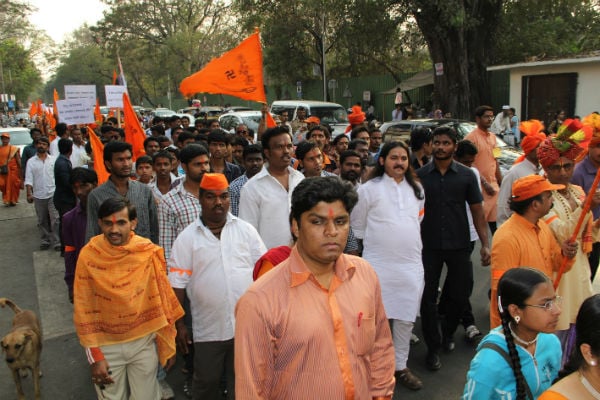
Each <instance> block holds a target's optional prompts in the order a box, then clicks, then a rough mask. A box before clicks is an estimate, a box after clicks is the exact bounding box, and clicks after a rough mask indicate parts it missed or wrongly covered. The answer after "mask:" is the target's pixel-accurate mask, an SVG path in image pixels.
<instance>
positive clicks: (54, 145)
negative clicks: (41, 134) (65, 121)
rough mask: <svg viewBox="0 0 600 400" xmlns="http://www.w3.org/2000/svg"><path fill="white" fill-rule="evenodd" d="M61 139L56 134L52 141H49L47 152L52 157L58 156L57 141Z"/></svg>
mask: <svg viewBox="0 0 600 400" xmlns="http://www.w3.org/2000/svg"><path fill="white" fill-rule="evenodd" d="M60 139H61V137H60V136H57V137H56V138H55V139H54V140H53V141H51V142H50V147H49V148H48V153H50V155H52V156H53V157H54V158H58V155H59V154H60V152H59V151H58V141H59V140H60Z"/></svg>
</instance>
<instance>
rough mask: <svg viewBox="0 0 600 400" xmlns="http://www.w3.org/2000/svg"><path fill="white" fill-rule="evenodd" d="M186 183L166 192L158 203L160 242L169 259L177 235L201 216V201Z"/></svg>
mask: <svg viewBox="0 0 600 400" xmlns="http://www.w3.org/2000/svg"><path fill="white" fill-rule="evenodd" d="M184 183H185V182H182V183H181V184H179V185H177V187H175V188H174V189H173V190H171V191H170V192H169V193H167V194H165V195H164V196H163V199H162V201H161V202H160V204H159V205H158V228H159V235H158V236H159V244H160V245H161V246H162V248H163V249H165V258H166V259H167V260H168V259H169V257H170V256H171V248H172V247H173V243H175V239H177V236H178V235H179V234H180V233H181V232H182V231H183V230H184V229H185V228H186V227H187V226H188V225H189V224H191V223H192V222H194V221H195V220H196V219H197V218H198V217H199V216H200V210H201V207H200V201H199V200H198V198H197V197H196V196H194V195H193V194H191V193H190V192H188V191H187V190H186V189H185V185H184Z"/></svg>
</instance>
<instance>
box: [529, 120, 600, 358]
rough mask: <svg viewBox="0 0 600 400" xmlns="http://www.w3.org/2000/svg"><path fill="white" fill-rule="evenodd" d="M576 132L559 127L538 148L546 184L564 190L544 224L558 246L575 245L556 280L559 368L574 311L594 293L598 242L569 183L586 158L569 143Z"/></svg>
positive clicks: (570, 340)
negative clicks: (592, 257) (560, 308)
mask: <svg viewBox="0 0 600 400" xmlns="http://www.w3.org/2000/svg"><path fill="white" fill-rule="evenodd" d="M568 121H570V120H567V121H565V122H568ZM577 128H579V125H576V126H574V127H572V128H571V131H570V130H569V129H567V128H566V127H565V126H564V125H563V126H561V127H559V129H558V132H559V134H558V135H557V136H556V137H553V138H548V139H546V140H545V141H543V142H542V143H541V144H540V147H539V148H538V159H539V161H540V164H541V165H542V167H543V168H544V171H545V173H546V176H547V178H548V180H549V181H550V183H552V184H555V185H562V186H563V189H555V190H552V200H553V202H554V207H553V208H552V209H551V210H550V211H549V212H548V214H546V216H544V217H543V220H544V221H545V222H546V225H548V226H549V227H550V229H551V230H552V233H553V234H554V237H555V238H556V240H558V241H559V242H562V241H565V240H569V241H571V242H574V241H576V242H577V252H576V255H575V257H574V258H573V267H572V268H571V269H570V270H569V272H566V273H564V274H563V275H562V276H561V279H560V282H559V283H558V284H557V283H556V280H555V286H556V287H558V290H557V293H558V294H559V295H560V296H562V297H563V298H564V299H565V305H564V307H563V312H562V314H561V315H560V318H559V322H558V326H557V332H556V334H557V335H558V337H559V339H560V341H561V345H562V348H563V362H562V364H564V363H565V362H566V361H567V358H568V357H569V354H571V351H572V347H573V344H574V343H575V319H576V317H577V311H578V310H579V307H580V306H581V304H582V303H583V301H584V300H585V299H586V298H588V297H589V296H591V295H592V293H593V291H592V284H591V281H590V274H591V271H590V264H589V261H588V258H587V254H588V253H590V251H591V250H592V242H595V241H598V223H595V224H594V222H593V214H592V212H591V211H590V209H589V207H588V208H587V209H585V204H586V203H585V201H584V200H585V193H584V191H583V189H582V188H581V187H580V186H577V185H573V184H571V183H570V181H571V179H572V177H573V171H574V166H575V162H576V160H577V159H578V158H580V157H581V156H582V155H584V154H585V149H584V148H583V147H581V146H579V145H578V144H577V142H576V141H573V140H572V139H570V137H571V136H572V134H573V133H576V132H577V131H579V129H577ZM591 196H592V198H591V207H592V208H594V207H596V206H598V205H600V192H597V191H594V192H593V193H591ZM582 217H583V219H582ZM579 220H581V221H582V223H581V229H579V230H578V231H577V232H575V227H576V225H577V223H578V221H579ZM598 221H600V220H597V222H598ZM574 232H575V233H574ZM573 239H575V240H573ZM557 278H558V277H557Z"/></svg>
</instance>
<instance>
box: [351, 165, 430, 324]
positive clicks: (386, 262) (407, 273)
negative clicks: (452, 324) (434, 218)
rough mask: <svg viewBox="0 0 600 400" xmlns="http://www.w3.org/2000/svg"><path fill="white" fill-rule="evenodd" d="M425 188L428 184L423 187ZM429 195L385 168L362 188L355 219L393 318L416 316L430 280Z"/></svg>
mask: <svg viewBox="0 0 600 400" xmlns="http://www.w3.org/2000/svg"><path fill="white" fill-rule="evenodd" d="M421 190H423V189H421ZM424 206H425V198H424V197H423V199H417V197H416V196H415V193H414V191H413V189H412V187H411V186H410V185H409V184H408V182H407V181H406V179H403V180H402V182H400V183H396V181H395V180H394V179H393V178H391V177H390V176H389V175H387V174H384V175H383V176H381V177H377V178H374V179H371V180H369V181H367V182H366V183H364V184H362V185H361V186H360V187H359V188H358V203H357V204H356V206H355V207H354V209H353V210H352V214H351V216H350V224H351V226H352V231H353V232H354V235H355V236H356V237H358V238H359V239H363V246H364V250H363V258H364V259H365V260H367V261H368V262H369V263H371V265H372V266H373V268H374V269H375V272H376V273H377V276H378V277H379V281H380V282H381V297H382V299H383V305H384V307H385V312H386V314H387V316H388V318H390V319H399V320H403V321H415V319H416V317H417V313H418V311H419V307H420V304H421V294H422V293H423V287H424V285H425V281H424V272H423V261H422V255H421V250H422V248H423V245H422V242H421V234H420V232H421V221H422V219H423V208H424Z"/></svg>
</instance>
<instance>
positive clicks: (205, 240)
mask: <svg viewBox="0 0 600 400" xmlns="http://www.w3.org/2000/svg"><path fill="white" fill-rule="evenodd" d="M266 251H267V249H266V247H265V245H264V244H263V242H262V240H261V239H260V236H259V235H258V232H256V229H254V227H253V226H252V225H250V224H249V223H247V222H245V221H242V220H241V219H239V218H237V217H235V216H233V215H231V214H228V215H227V222H226V223H225V226H224V227H223V230H222V231H221V240H219V239H217V238H216V236H215V235H213V233H212V232H211V231H210V230H209V229H208V228H207V227H206V226H205V225H204V224H203V223H202V221H201V220H200V219H199V218H198V219H196V221H195V222H193V223H192V224H191V225H189V226H188V227H187V228H185V229H184V230H183V232H181V234H180V235H179V236H178V237H177V239H176V240H175V243H174V245H173V249H172V250H171V257H170V258H169V260H168V266H169V281H170V282H171V286H172V287H174V288H178V289H186V293H187V296H188V298H189V299H190V304H191V309H192V325H193V336H194V341H195V342H208V341H223V340H229V339H231V338H233V334H234V331H235V317H234V315H235V314H234V310H235V305H236V303H237V301H238V299H239V298H240V297H241V296H242V294H244V292H245V291H246V289H248V287H249V286H250V285H251V284H252V271H253V270H254V264H255V263H256V261H257V260H258V259H259V258H260V257H261V256H262V255H263V254H264V253H265V252H266Z"/></svg>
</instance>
